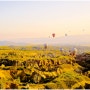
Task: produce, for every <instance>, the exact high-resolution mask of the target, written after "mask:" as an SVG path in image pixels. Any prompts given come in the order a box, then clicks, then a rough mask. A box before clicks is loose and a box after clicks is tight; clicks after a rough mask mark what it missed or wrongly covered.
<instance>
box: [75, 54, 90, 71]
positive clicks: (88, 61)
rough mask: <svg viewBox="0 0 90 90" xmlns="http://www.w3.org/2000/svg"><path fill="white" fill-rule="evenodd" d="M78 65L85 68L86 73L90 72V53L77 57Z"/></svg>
mask: <svg viewBox="0 0 90 90" xmlns="http://www.w3.org/2000/svg"><path fill="white" fill-rule="evenodd" d="M76 63H78V64H79V65H81V66H83V67H84V68H85V69H84V70H85V71H88V70H90V53H82V54H80V55H77V57H76Z"/></svg>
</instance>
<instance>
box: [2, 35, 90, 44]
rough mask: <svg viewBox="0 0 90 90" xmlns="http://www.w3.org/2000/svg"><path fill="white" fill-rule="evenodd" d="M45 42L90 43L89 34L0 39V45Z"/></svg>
mask: <svg viewBox="0 0 90 90" xmlns="http://www.w3.org/2000/svg"><path fill="white" fill-rule="evenodd" d="M45 43H47V44H52V45H90V35H76V36H65V37H64V36H63V37H55V38H18V39H13V40H9V41H0V45H27V44H45Z"/></svg>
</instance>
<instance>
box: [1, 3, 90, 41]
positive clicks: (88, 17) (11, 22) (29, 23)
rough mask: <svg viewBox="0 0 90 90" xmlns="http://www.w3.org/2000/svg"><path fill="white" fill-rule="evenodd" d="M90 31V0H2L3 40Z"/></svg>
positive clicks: (76, 33)
mask: <svg viewBox="0 0 90 90" xmlns="http://www.w3.org/2000/svg"><path fill="white" fill-rule="evenodd" d="M52 33H56V37H60V36H64V35H65V33H67V34H68V35H82V34H90V1H87V2H85V1H46V2H45V1H27V2H25V1H0V40H1V39H8V38H16V37H17V38H39V37H47V38H48V37H49V36H51V34H52Z"/></svg>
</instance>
